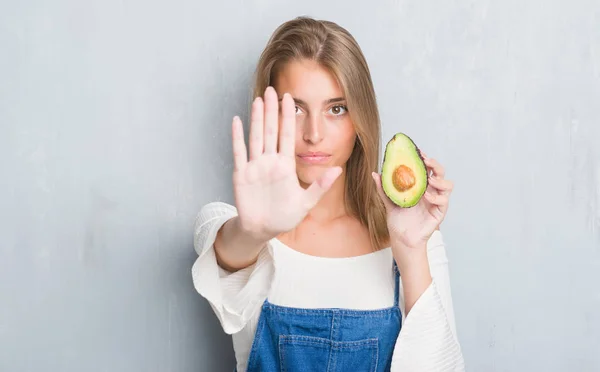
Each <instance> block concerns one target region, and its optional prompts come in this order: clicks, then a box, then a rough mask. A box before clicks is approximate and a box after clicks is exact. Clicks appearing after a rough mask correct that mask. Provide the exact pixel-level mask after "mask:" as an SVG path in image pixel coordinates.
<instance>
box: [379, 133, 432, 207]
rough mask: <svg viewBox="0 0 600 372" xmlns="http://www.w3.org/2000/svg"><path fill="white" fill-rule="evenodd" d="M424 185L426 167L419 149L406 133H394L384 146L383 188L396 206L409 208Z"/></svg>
mask: <svg viewBox="0 0 600 372" xmlns="http://www.w3.org/2000/svg"><path fill="white" fill-rule="evenodd" d="M427 185H428V179H427V167H426V166H425V163H424V162H423V158H422V156H421V152H420V151H419V148H418V147H417V145H415V143H414V142H413V141H412V139H410V137H408V136H407V135H406V134H404V133H397V134H396V135H394V137H393V138H392V139H391V140H390V141H389V142H388V143H387V145H386V146H385V153H384V156H383V166H382V169H381V186H382V187H383V191H384V192H385V194H386V195H387V196H388V198H390V200H391V201H392V202H393V203H394V204H396V205H397V206H399V207H402V208H410V207H413V206H415V205H417V203H418V202H419V200H420V199H421V197H422V196H423V194H425V190H426V189H427Z"/></svg>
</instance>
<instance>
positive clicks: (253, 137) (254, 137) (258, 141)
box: [250, 97, 264, 160]
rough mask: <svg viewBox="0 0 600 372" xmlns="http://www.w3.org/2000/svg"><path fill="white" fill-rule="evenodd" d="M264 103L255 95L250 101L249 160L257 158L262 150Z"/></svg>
mask: <svg viewBox="0 0 600 372" xmlns="http://www.w3.org/2000/svg"><path fill="white" fill-rule="evenodd" d="M263 117H264V103H263V100H262V98H261V97H256V98H255V99H254V102H253V103H252V118H251V121H250V160H254V159H256V158H258V157H259V156H260V155H261V154H262V153H263V150H264V142H263V141H264V139H263V136H264V133H263V131H264V129H263V126H264V119H263Z"/></svg>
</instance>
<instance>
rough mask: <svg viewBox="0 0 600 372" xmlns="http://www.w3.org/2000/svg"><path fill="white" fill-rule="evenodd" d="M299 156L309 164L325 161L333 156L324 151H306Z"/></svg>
mask: <svg viewBox="0 0 600 372" xmlns="http://www.w3.org/2000/svg"><path fill="white" fill-rule="evenodd" d="M297 156H298V158H299V159H300V160H301V161H303V162H304V163H308V164H320V163H325V162H327V161H328V160H329V158H331V155H329V154H326V153H324V152H305V153H302V154H298V155H297Z"/></svg>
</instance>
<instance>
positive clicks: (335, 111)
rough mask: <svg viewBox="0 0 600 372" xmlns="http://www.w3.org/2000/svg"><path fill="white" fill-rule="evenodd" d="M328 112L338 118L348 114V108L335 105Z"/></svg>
mask: <svg viewBox="0 0 600 372" xmlns="http://www.w3.org/2000/svg"><path fill="white" fill-rule="evenodd" d="M329 112H331V113H332V114H333V115H335V116H340V115H343V114H345V113H346V112H348V108H347V107H346V106H344V105H335V106H333V107H332V108H331V109H329Z"/></svg>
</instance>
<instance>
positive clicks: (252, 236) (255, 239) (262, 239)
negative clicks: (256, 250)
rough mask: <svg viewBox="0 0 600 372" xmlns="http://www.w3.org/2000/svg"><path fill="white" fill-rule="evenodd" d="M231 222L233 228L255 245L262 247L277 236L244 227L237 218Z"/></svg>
mask: <svg viewBox="0 0 600 372" xmlns="http://www.w3.org/2000/svg"><path fill="white" fill-rule="evenodd" d="M231 222H232V224H233V227H234V228H235V229H237V230H238V231H240V232H241V233H242V235H243V236H245V237H246V239H247V240H248V241H250V242H252V243H255V244H256V245H262V244H264V243H266V242H268V241H269V240H271V239H272V238H274V237H275V236H277V235H273V234H269V233H267V232H265V231H261V230H260V229H256V228H253V227H249V226H245V225H244V224H243V223H242V221H241V219H240V217H239V216H236V217H234V218H233V220H232V221H231Z"/></svg>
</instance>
